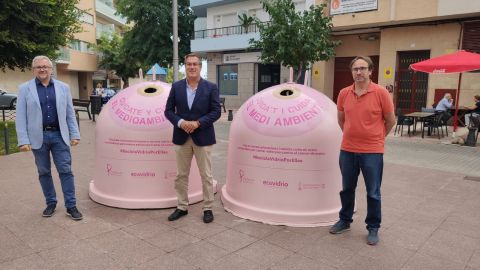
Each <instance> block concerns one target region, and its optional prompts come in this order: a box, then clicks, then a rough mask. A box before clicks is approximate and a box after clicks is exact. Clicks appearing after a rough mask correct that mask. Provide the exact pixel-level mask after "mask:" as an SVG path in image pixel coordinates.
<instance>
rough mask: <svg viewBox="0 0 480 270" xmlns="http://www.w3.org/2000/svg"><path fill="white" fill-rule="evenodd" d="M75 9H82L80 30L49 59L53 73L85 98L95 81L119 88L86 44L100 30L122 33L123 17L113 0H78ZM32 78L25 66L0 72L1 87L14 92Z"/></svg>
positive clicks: (94, 39) (92, 40)
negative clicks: (99, 68) (54, 56)
mask: <svg viewBox="0 0 480 270" xmlns="http://www.w3.org/2000/svg"><path fill="white" fill-rule="evenodd" d="M77 8H78V9H80V10H82V11H83V13H82V16H81V17H80V18H79V21H80V23H81V26H82V32H80V33H76V34H75V36H74V39H73V40H72V41H71V42H70V44H69V45H68V46H66V47H63V48H59V50H60V56H59V57H58V59H55V60H53V59H52V61H54V70H53V75H54V76H55V77H56V78H57V79H59V80H61V81H64V82H66V83H68V84H69V85H70V88H71V91H72V96H73V97H74V98H88V97H89V95H90V94H91V92H92V90H93V88H94V87H95V85H96V83H98V82H101V83H102V84H103V85H104V87H116V86H117V84H118V87H120V84H119V80H118V78H116V76H113V74H112V75H110V77H109V74H107V72H105V71H104V70H103V71H102V70H98V65H97V64H98V56H97V54H96V53H95V52H93V50H92V49H91V48H90V47H89V45H90V44H96V43H97V40H98V39H99V38H100V36H101V35H102V33H106V34H111V33H113V31H116V32H121V31H122V29H123V27H124V26H125V24H126V20H125V19H124V18H122V17H120V16H118V15H115V12H116V10H115V7H114V4H113V0H80V1H79V3H78V4H77ZM31 78H32V72H31V70H28V69H27V70H25V71H23V72H22V71H21V70H14V71H12V70H7V71H6V72H5V73H4V72H0V88H3V89H7V90H8V91H9V92H17V90H18V89H17V88H18V86H19V85H20V84H21V83H22V82H25V81H27V80H30V79H31Z"/></svg>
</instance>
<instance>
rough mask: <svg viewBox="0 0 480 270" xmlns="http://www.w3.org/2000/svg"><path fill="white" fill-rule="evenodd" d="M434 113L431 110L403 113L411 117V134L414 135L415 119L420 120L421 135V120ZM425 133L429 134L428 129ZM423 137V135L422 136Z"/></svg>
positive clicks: (415, 128)
mask: <svg viewBox="0 0 480 270" xmlns="http://www.w3.org/2000/svg"><path fill="white" fill-rule="evenodd" d="M434 114H435V113H432V112H412V113H408V114H405V116H407V117H412V118H413V134H414V135H415V131H416V130H417V121H418V120H420V123H421V127H422V135H423V122H424V119H425V118H428V117H430V116H432V115H434ZM427 135H430V130H429V131H428V132H427ZM422 138H423V136H422Z"/></svg>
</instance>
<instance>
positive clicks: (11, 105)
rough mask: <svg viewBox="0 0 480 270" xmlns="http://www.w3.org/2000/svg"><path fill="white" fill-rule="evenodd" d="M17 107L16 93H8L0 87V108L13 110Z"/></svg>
mask: <svg viewBox="0 0 480 270" xmlns="http://www.w3.org/2000/svg"><path fill="white" fill-rule="evenodd" d="M16 107H17V94H13V93H8V92H7V91H5V90H2V89H0V109H9V110H15V108H16Z"/></svg>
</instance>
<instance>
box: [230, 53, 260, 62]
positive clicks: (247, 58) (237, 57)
mask: <svg viewBox="0 0 480 270" xmlns="http://www.w3.org/2000/svg"><path fill="white" fill-rule="evenodd" d="M259 62H261V61H260V52H247V53H230V54H224V55H223V63H224V64H238V63H259Z"/></svg>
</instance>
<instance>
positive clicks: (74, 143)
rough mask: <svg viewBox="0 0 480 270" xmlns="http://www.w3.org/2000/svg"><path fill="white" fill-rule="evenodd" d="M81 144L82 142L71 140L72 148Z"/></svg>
mask: <svg viewBox="0 0 480 270" xmlns="http://www.w3.org/2000/svg"><path fill="white" fill-rule="evenodd" d="M79 143H80V140H71V141H70V145H71V146H75V145H77V144H79Z"/></svg>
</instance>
